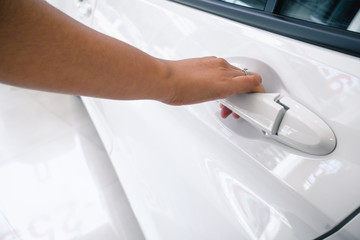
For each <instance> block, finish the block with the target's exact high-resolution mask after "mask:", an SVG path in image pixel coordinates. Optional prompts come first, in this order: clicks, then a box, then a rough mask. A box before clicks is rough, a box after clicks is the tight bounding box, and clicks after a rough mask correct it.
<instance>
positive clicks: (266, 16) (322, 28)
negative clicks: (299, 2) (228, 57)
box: [170, 0, 360, 57]
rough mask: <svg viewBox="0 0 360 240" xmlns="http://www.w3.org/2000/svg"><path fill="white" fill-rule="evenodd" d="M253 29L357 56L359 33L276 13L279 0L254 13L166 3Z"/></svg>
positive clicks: (214, 4)
mask: <svg viewBox="0 0 360 240" xmlns="http://www.w3.org/2000/svg"><path fill="white" fill-rule="evenodd" d="M170 1H173V2H177V3H180V4H183V5H186V6H190V7H193V8H196V9H199V10H202V11H205V12H209V13H212V14H215V15H218V16H222V17H225V18H228V19H231V20H234V21H237V22H240V23H244V24H247V25H250V26H253V27H256V28H260V29H263V30H267V31H270V32H273V33H277V34H280V35H283V36H286V37H290V38H294V39H297V40H300V41H303V42H307V43H311V44H314V45H318V46H321V47H325V48H328V49H332V50H335V51H338V52H342V53H345V54H349V55H352V56H356V57H360V33H357V32H351V31H347V30H342V29H337V28H333V27H329V26H326V25H321V24H317V23H312V22H307V21H304V20H299V19H294V18H290V17H286V16H281V15H278V14H276V12H277V6H279V4H281V0H279V1H277V0H268V1H267V3H266V6H265V10H264V11H262V10H257V9H252V8H248V7H243V6H239V5H236V4H232V3H228V2H222V1H218V0H196V1H194V0H170Z"/></svg>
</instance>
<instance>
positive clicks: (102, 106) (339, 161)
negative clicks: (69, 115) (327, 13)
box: [83, 0, 360, 240]
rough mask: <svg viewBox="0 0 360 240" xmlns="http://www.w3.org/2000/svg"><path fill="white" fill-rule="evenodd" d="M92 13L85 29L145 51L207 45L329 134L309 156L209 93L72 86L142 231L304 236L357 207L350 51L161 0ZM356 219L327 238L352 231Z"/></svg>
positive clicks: (159, 239)
mask: <svg viewBox="0 0 360 240" xmlns="http://www.w3.org/2000/svg"><path fill="white" fill-rule="evenodd" d="M92 13H93V14H94V15H92V14H91V15H90V16H88V20H87V21H90V22H91V21H92V27H93V28H95V29H97V30H99V31H101V32H103V33H105V34H108V35H111V36H113V37H115V38H118V39H120V40H123V41H125V42H128V43H130V44H132V45H133V46H135V47H137V48H140V49H142V50H143V51H145V52H147V53H149V54H151V55H153V56H156V57H160V58H167V59H182V58H189V57H199V56H208V55H215V56H218V57H225V58H227V59H228V60H229V61H230V62H231V63H232V64H234V65H237V66H239V67H242V68H243V67H248V68H249V70H250V71H255V72H259V73H260V74H262V77H263V82H264V85H265V88H266V90H267V92H273V93H280V94H281V95H282V96H290V97H291V98H293V99H295V100H296V101H298V102H299V103H301V104H302V105H304V106H306V107H307V108H308V109H310V110H311V111H312V112H314V113H316V114H317V115H318V116H319V117H320V118H321V119H322V120H324V121H325V122H326V123H327V125H328V126H329V127H330V128H331V129H332V131H333V132H334V133H335V136H336V138H337V146H336V148H335V150H334V151H333V152H331V153H330V154H328V155H325V156H315V155H311V154H306V153H303V152H300V151H298V150H295V149H293V148H290V147H287V146H285V145H284V144H281V143H278V142H276V141H273V140H271V139H269V138H266V137H264V136H263V134H262V133H261V132H260V131H258V130H257V129H255V128H254V127H252V126H251V125H250V124H249V123H247V122H246V121H244V120H235V119H232V118H228V119H226V120H224V119H221V117H220V115H219V108H218V103H217V102H216V101H214V102H207V103H203V104H197V105H191V106H183V107H173V106H167V105H164V104H162V103H159V102H154V101H113V100H103V99H94V98H88V97H84V98H83V100H84V103H85V105H86V107H87V109H88V111H89V113H90V115H91V117H92V119H93V121H94V123H95V125H96V127H97V129H98V131H99V134H100V135H101V138H102V140H103V142H104V145H105V147H106V149H107V152H108V154H109V156H110V157H111V159H112V162H113V164H114V167H115V169H116V171H117V173H118V176H119V178H120V180H121V182H122V184H123V186H124V189H125V191H126V194H127V196H128V198H129V200H130V203H131V205H132V208H133V210H134V212H135V215H136V216H137V219H138V221H139V223H140V226H141V228H142V230H143V232H144V235H145V236H146V238H147V239H151V240H168V239H172V240H173V239H174V240H176V239H179V240H180V239H181V240H183V239H196V240H199V239H206V240H208V239H227V240H228V239H314V238H316V237H318V236H320V235H321V234H323V233H325V232H327V231H329V230H330V229H331V228H333V227H334V226H336V225H337V224H338V223H339V222H341V221H342V220H343V219H344V218H346V217H347V216H348V215H349V214H350V213H352V212H353V211H354V210H355V209H356V208H358V207H359V203H360V175H359V172H360V163H359V160H360V148H359V144H358V142H357V140H358V139H359V138H360V111H358V109H359V103H360V94H359V93H360V84H359V83H360V80H359V78H360V72H359V70H358V69H360V61H359V59H358V58H356V57H353V56H349V55H346V54H343V53H339V52H335V51H332V50H329V49H325V48H321V47H318V46H314V45H311V44H307V43H303V42H300V41H297V40H293V39H290V38H286V37H283V36H279V35H276V34H273V33H270V32H267V31H263V30H259V29H256V28H253V27H250V26H247V25H244V24H240V23H237V22H233V21H231V20H227V19H224V18H221V17H218V16H214V15H211V14H209V13H205V12H202V11H199V10H196V9H192V8H190V7H186V6H183V5H179V4H176V3H173V2H170V1H165V0H138V1H131V0H121V1H116V0H102V1H98V2H97V6H96V9H95V11H93V12H92ZM91 17H93V19H92V20H89V19H90V18H91ZM252 67H253V68H252ZM269 68H270V69H271V70H272V72H273V73H275V74H276V77H274V76H275V75H271V74H269V73H268V72H267V71H265V69H269ZM356 219H358V218H356ZM356 219H355V220H354V221H353V222H351V223H352V224H354V222H355V226H357V227H352V228H349V230H347V231H342V232H341V234H343V235H342V236H340V233H338V235H339V236H340V237H339V238H338V239H357V238H358V237H359V235H356V234H359V232H358V230H357V229H359V224H358V220H356ZM351 223H349V224H350V225H351ZM353 226H354V225H353ZM333 237H334V239H337V238H335V237H336V236H333ZM331 239H333V238H331Z"/></svg>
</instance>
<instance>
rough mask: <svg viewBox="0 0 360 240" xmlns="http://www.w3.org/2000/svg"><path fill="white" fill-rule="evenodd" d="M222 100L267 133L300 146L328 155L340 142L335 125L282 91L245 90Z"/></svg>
mask: <svg viewBox="0 0 360 240" xmlns="http://www.w3.org/2000/svg"><path fill="white" fill-rule="evenodd" d="M220 102H221V103H222V104H223V105H225V106H226V107H228V108H229V109H230V110H232V111H233V112H235V113H237V114H238V115H240V116H241V117H242V118H243V119H245V120H246V121H248V122H249V123H251V124H252V125H253V126H254V127H256V128H257V129H259V130H260V131H262V132H263V133H264V134H265V135H267V136H269V137H271V138H273V139H275V140H277V141H279V142H281V143H283V144H285V145H287V146H290V147H292V148H295V149H297V150H300V151H303V152H306V153H309V154H313V155H326V154H329V153H331V152H332V151H333V150H334V149H335V146H336V137H335V134H334V133H333V131H332V130H331V128H330V127H329V126H328V125H327V124H326V123H325V122H324V121H323V120H322V119H321V118H320V117H318V116H317V115H316V114H315V113H313V112H312V111H310V110H309V109H307V108H306V107H305V106H303V105H302V104H300V103H298V102H296V101H295V100H293V99H292V98H290V97H287V96H284V97H281V96H280V94H279V93H243V94H237V95H233V96H231V97H228V98H226V99H222V100H220Z"/></svg>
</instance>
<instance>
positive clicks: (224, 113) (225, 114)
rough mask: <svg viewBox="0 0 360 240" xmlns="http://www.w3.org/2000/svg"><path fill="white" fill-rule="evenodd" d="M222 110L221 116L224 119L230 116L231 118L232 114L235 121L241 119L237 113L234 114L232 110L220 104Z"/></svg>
mask: <svg viewBox="0 0 360 240" xmlns="http://www.w3.org/2000/svg"><path fill="white" fill-rule="evenodd" d="M220 108H221V112H220V115H221V117H222V118H227V117H228V116H230V114H232V116H233V117H234V118H235V119H239V118H240V116H239V115H237V114H236V113H233V112H232V111H231V110H230V109H228V108H227V107H225V106H224V105H222V104H220Z"/></svg>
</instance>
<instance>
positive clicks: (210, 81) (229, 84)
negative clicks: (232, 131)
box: [163, 57, 265, 118]
mask: <svg viewBox="0 0 360 240" xmlns="http://www.w3.org/2000/svg"><path fill="white" fill-rule="evenodd" d="M165 63H166V64H167V65H168V69H169V77H168V82H167V84H168V89H170V91H169V92H168V95H167V97H166V98H165V99H164V100H163V102H164V103H167V104H170V105H184V104H193V103H199V102H205V101H210V100H216V99H223V98H226V97H229V96H231V95H234V94H237V93H246V92H265V90H264V87H263V85H262V83H261V81H262V79H261V77H260V75H258V74H256V73H250V75H248V76H245V73H244V71H243V70H241V69H239V68H237V67H235V66H232V65H231V64H229V63H228V62H227V61H226V60H224V59H222V58H217V57H204V58H193V59H185V60H180V61H165ZM220 106H221V116H222V117H223V118H226V117H228V116H229V115H230V114H231V113H232V111H231V110H230V109H228V108H227V107H225V106H223V105H220ZM232 115H233V116H234V117H235V118H239V116H238V115H237V114H235V113H233V114H232Z"/></svg>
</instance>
